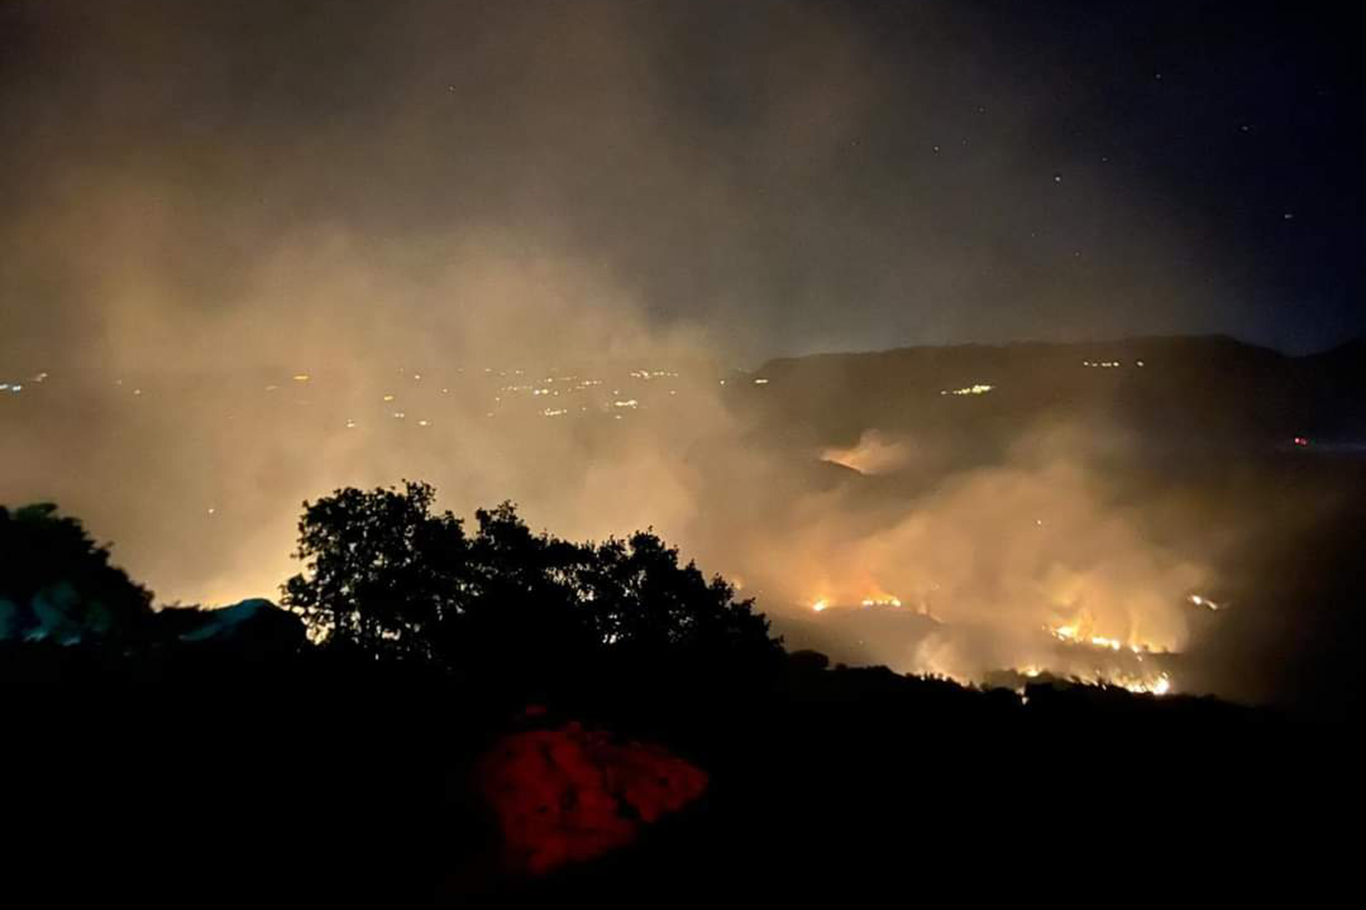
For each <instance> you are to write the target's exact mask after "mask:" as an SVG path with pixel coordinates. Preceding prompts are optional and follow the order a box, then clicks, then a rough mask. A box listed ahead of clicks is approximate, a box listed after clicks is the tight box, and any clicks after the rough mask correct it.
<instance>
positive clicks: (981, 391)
mask: <svg viewBox="0 0 1366 910" xmlns="http://www.w3.org/2000/svg"><path fill="white" fill-rule="evenodd" d="M994 388H996V386H994V385H988V384H986V383H977V384H976V385H970V386H964V387H963V388H961V389H943V390H941V391H940V392H939V394H940V395H985V394H986V393H987V392H990V391H991V390H992V389H994Z"/></svg>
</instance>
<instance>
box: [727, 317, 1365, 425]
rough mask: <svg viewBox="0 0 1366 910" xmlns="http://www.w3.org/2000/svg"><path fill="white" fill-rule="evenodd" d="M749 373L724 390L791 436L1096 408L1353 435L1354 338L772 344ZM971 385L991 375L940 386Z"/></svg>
mask: <svg viewBox="0 0 1366 910" xmlns="http://www.w3.org/2000/svg"><path fill="white" fill-rule="evenodd" d="M1140 363H1141V364H1142V366H1139V364H1140ZM1088 364H1089V365H1088ZM1115 364H1117V365H1115ZM752 376H753V377H754V378H761V379H766V380H768V381H767V382H766V383H763V384H761V385H755V384H751V383H743V382H741V383H732V384H731V385H732V387H733V388H734V389H735V391H734V392H733V400H735V401H736V403H737V405H738V406H740V407H741V408H742V409H744V411H745V413H746V415H747V416H749V417H750V418H752V419H753V420H755V421H756V424H757V425H758V426H759V427H762V428H763V430H764V431H769V432H773V433H776V434H778V435H779V436H784V435H785V436H787V437H788V438H795V439H801V440H804V441H805V440H819V441H822V442H835V443H843V444H853V443H854V442H856V441H857V439H858V436H859V434H860V432H862V431H863V430H864V429H866V428H869V427H878V428H881V429H883V430H890V431H896V430H905V429H911V428H914V429H915V430H916V432H917V433H920V434H931V435H933V434H938V435H942V436H945V437H950V438H954V439H961V438H963V437H967V436H971V438H972V440H973V441H974V442H975V443H976V444H978V445H983V446H988V447H990V446H992V445H997V444H1002V443H1003V442H1004V441H1005V440H1007V439H1009V438H1012V437H1013V436H1014V435H1015V434H1017V433H1018V432H1019V431H1020V430H1021V429H1023V428H1026V427H1028V426H1030V425H1031V424H1034V423H1037V422H1038V421H1040V420H1043V419H1051V420H1054V421H1067V422H1074V423H1078V424H1082V425H1084V424H1086V423H1087V422H1093V421H1097V420H1100V419H1102V418H1103V419H1106V420H1112V421H1116V422H1118V424H1119V425H1121V426H1123V427H1125V428H1128V429H1131V430H1133V431H1135V432H1136V433H1137V434H1139V436H1140V438H1141V437H1142V436H1144V435H1145V434H1146V435H1149V436H1151V437H1152V438H1153V439H1154V441H1156V440H1157V439H1159V438H1160V439H1161V440H1163V441H1164V442H1170V441H1172V440H1177V441H1179V440H1181V439H1182V438H1184V439H1186V440H1188V441H1190V442H1192V443H1200V444H1208V445H1229V444H1248V443H1257V444H1290V443H1291V442H1292V440H1293V439H1294V438H1295V437H1296V436H1301V437H1307V438H1309V439H1310V440H1311V441H1324V442H1328V441H1343V440H1355V441H1363V440H1366V407H1363V405H1362V402H1363V401H1366V340H1360V339H1359V340H1356V341H1352V342H1349V343H1347V344H1344V345H1342V346H1340V347H1337V348H1334V349H1332V350H1330V351H1325V352H1322V353H1319V354H1313V355H1308V356H1301V357H1290V356H1286V355H1284V354H1281V353H1279V352H1277V351H1274V350H1271V349H1268V348H1264V347H1258V346H1256V345H1251V344H1246V343H1244V342H1241V341H1238V340H1236V339H1234V338H1230V337H1228V336H1224V335H1211V336H1197V337H1182V336H1176V337H1135V338H1125V339H1119V340H1116V341H1105V342H1079V343H1072V344H1057V343H1043V342H1037V343H1018V344H1010V345H1003V346H989V345H959V346H952V347H912V348H897V349H894V350H889V351H878V352H868V353H850V354H817V355H811V356H807V357H787V358H780V359H776V360H771V361H769V362H767V363H765V364H763V365H762V366H761V367H759V369H757V370H755V371H754V373H753V374H752ZM974 385H979V386H980V385H990V386H991V387H992V388H991V390H990V391H989V392H987V393H985V394H977V395H972V394H968V395H961V396H960V395H953V394H952V392H953V391H954V390H958V389H969V388H971V387H972V386H974ZM945 392H947V393H949V394H942V393H945Z"/></svg>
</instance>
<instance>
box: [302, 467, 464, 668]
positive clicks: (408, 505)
mask: <svg viewBox="0 0 1366 910" xmlns="http://www.w3.org/2000/svg"><path fill="white" fill-rule="evenodd" d="M435 495H436V494H435V491H434V490H433V489H432V487H431V486H429V485H428V484H425V483H413V482H406V483H405V485H404V488H403V489H401V490H397V489H389V490H385V489H377V490H373V491H370V492H366V491H363V490H357V489H355V488H347V489H344V490H338V491H336V492H335V493H333V494H332V495H331V496H325V497H323V498H322V499H319V500H318V501H317V502H314V503H308V502H305V503H304V514H303V517H302V518H300V519H299V548H298V550H297V551H296V552H295V556H296V557H297V558H299V559H300V560H302V561H303V562H304V570H305V571H304V572H303V573H302V574H299V575H295V576H294V577H293V578H290V579H289V580H288V581H287V582H286V583H285V585H284V592H285V596H284V603H285V605H286V606H287V607H289V608H290V609H292V610H294V611H295V612H297V613H299V614H300V615H301V616H302V617H303V619H304V622H305V623H306V624H307V625H308V628H309V632H310V635H311V636H312V637H313V638H314V639H315V640H316V641H319V642H322V643H324V644H326V645H329V646H333V647H346V646H355V647H359V648H361V649H364V650H365V651H368V652H370V653H373V654H375V655H384V656H397V657H412V656H419V657H432V656H434V655H433V654H432V643H433V641H434V640H436V639H437V638H438V636H439V632H438V630H439V628H440V627H441V626H442V624H443V623H449V622H451V621H452V620H453V619H454V617H456V616H457V615H459V614H460V613H461V612H462V611H463V609H464V604H465V603H466V588H467V585H466V578H467V574H466V573H467V570H468V553H469V544H468V542H467V541H466V540H465V535H464V531H463V529H462V527H461V522H460V520H459V519H458V518H456V517H455V516H454V515H452V514H451V513H450V512H443V513H440V514H433V512H432V502H433V500H434V499H435Z"/></svg>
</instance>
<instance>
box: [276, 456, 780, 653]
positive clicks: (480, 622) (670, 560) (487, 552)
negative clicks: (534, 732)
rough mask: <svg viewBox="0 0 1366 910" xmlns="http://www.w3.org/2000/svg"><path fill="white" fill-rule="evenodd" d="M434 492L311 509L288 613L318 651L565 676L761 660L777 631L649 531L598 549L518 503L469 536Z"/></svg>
mask: <svg viewBox="0 0 1366 910" xmlns="http://www.w3.org/2000/svg"><path fill="white" fill-rule="evenodd" d="M433 499H434V491H433V490H432V488H431V487H430V486H428V485H426V484H421V483H407V484H406V485H405V487H404V488H403V489H388V490H386V489H377V490H373V491H370V492H365V491H361V490H356V489H345V490H338V491H336V492H335V493H334V494H332V495H331V496H328V497H325V498H323V499H321V500H319V501H317V502H316V503H311V504H310V503H305V510H304V515H303V518H302V519H301V520H300V522H299V548H298V551H297V553H296V555H297V556H298V557H299V558H300V559H302V560H303V561H304V564H305V571H304V572H303V573H301V574H299V575H296V576H294V577H293V578H291V579H290V580H289V581H288V582H287V583H286V585H285V592H286V593H285V604H286V605H287V606H289V607H290V608H291V609H293V610H295V611H297V612H299V613H300V614H301V615H302V616H303V617H304V619H305V620H306V621H307V622H308V624H309V626H310V630H311V632H312V634H313V637H314V638H315V639H316V640H319V641H323V642H326V643H331V644H333V645H339V646H344V645H351V646H356V647H359V648H360V649H362V650H364V651H365V652H367V653H372V654H374V655H376V656H421V657H423V658H427V659H431V660H433V661H435V662H436V663H438V664H442V665H445V666H447V667H452V668H464V669H479V670H482V671H497V670H511V671H513V672H517V673H520V674H524V675H525V674H536V673H539V672H554V671H555V670H557V669H562V668H564V667H567V666H569V665H572V664H574V663H575V662H578V661H581V660H584V659H588V658H591V657H593V656H603V655H606V654H619V655H639V656H653V655H669V656H673V657H679V658H694V657H695V658H698V659H699V660H705V659H709V658H720V657H725V658H728V659H729V658H743V659H750V658H761V657H767V656H772V655H774V654H776V653H778V652H779V650H780V645H779V643H778V642H777V641H776V640H774V639H772V638H770V637H769V635H768V621H767V619H765V618H764V616H763V615H762V614H760V613H756V612H755V611H754V610H753V604H752V602H751V601H739V602H737V601H736V600H735V599H734V594H735V592H734V589H733V588H732V587H731V586H730V585H729V584H727V583H726V582H725V581H724V580H723V579H721V578H720V577H717V578H713V579H711V580H708V579H707V578H706V577H704V576H703V574H702V573H701V572H700V571H699V570H698V569H697V567H696V566H695V565H694V564H692V563H688V564H687V565H685V566H681V565H679V561H678V551H677V550H676V549H673V548H671V547H668V546H666V545H665V544H664V542H663V541H661V540H660V539H659V538H658V537H657V536H656V535H654V534H653V533H651V532H638V533H636V534H634V535H632V536H631V537H630V538H628V539H627V540H624V541H622V540H616V539H612V540H608V541H607V542H605V543H603V544H601V545H594V544H591V543H582V544H580V543H571V542H568V541H564V540H560V539H559V538H556V537H552V536H550V535H549V534H545V533H540V534H536V533H533V532H532V531H531V530H530V529H529V528H528V527H527V526H526V524H525V523H524V522H523V521H522V520H521V519H520V518H519V517H518V515H517V512H516V509H515V508H514V507H513V506H512V505H511V504H510V503H504V504H502V505H500V506H498V507H497V508H495V509H491V510H484V509H481V510H479V511H478V512H476V513H475V517H476V520H477V522H478V530H477V533H475V535H474V536H472V537H467V536H466V535H465V533H464V528H463V526H462V524H461V522H460V520H459V519H457V518H455V517H454V516H453V515H451V514H450V513H449V512H444V513H440V514H434V513H433V511H432V502H433Z"/></svg>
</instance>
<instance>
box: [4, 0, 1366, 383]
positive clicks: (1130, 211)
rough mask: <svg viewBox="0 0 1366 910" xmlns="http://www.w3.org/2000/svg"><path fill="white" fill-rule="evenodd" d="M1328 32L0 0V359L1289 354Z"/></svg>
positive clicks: (505, 4) (1336, 55) (1312, 193)
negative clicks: (1189, 339)
mask: <svg viewBox="0 0 1366 910" xmlns="http://www.w3.org/2000/svg"><path fill="white" fill-rule="evenodd" d="M1345 15H1346V13H1345V12H1344V13H1343V14H1341V16H1345ZM1341 16H1340V15H1339V14H1338V13H1336V12H1331V11H1330V7H1329V5H1323V4H1321V5H1317V6H1315V7H1310V6H1309V5H1306V4H1303V3H1298V4H1297V3H1255V2H1252V3H1250V2H1237V3H1233V2H1227V3H1210V2H1205V3H1200V2H1180V3H1176V2H1172V3H1166V2H1156V3H1154V2H1135V3H1107V2H1097V0H1089V2H1054V3H1045V2H1038V3H1025V2H975V0H952V2H923V3H910V2H843V3H838V2H832V0H827V2H768V0H747V2H736V0H715V2H700V0H687V2H682V0H680V2H642V0H621V2H608V0H582V2H578V0H576V2H574V3H549V2H539V0H517V2H512V0H497V2H465V3H460V2H423V0H395V2H386V3H376V2H347V0H330V2H291V0H236V2H231V3H224V2H218V0H215V2H199V0H177V2H170V0H166V2H156V0H129V2H117V3H114V2H104V0H86V2H70V0H43V2H37V0H32V2H26V0H0V149H3V152H0V165H2V166H0V200H3V204H2V205H0V242H3V244H4V247H5V256H4V257H3V261H0V356H8V357H11V358H15V357H19V358H21V359H25V360H26V361H41V362H46V360H49V359H51V360H56V361H61V360H63V359H65V358H73V357H74V358H78V359H86V358H88V359H92V360H101V359H108V360H115V361H126V360H128V359H129V358H130V357H132V358H133V359H137V358H141V357H145V356H148V355H154V356H157V357H162V356H171V355H170V354H168V353H167V352H176V351H179V352H188V353H186V355H185V356H195V352H203V351H209V350H215V351H218V350H223V349H224V348H228V349H233V350H234V353H235V356H237V357H239V358H240V359H251V358H253V357H255V356H259V357H261V358H262V359H272V358H277V357H279V356H280V355H279V353H278V351H276V350H275V349H274V347H273V346H274V345H277V344H280V343H282V342H281V339H286V340H290V341H294V340H297V339H299V338H314V339H315V341H316V344H317V346H318V347H320V348H321V349H326V348H328V346H329V345H332V346H335V347H337V349H339V350H340V349H342V348H345V349H346V350H347V351H348V352H349V351H352V350H354V349H356V348H364V346H365V345H366V344H369V343H377V344H395V345H398V346H403V345H404V344H406V343H407V342H406V341H405V338H406V337H407V336H406V335H405V332H411V333H414V334H416V335H421V336H422V337H424V338H428V339H430V338H436V339H438V340H439V339H442V337H443V335H442V333H443V332H451V333H467V334H468V333H470V332H477V331H478V330H477V329H476V328H474V327H477V326H481V325H484V324H487V323H496V324H498V325H499V326H500V329H499V332H498V340H499V341H500V342H508V343H512V344H517V343H519V342H518V340H517V333H518V332H525V333H528V334H534V333H535V332H536V331H537V330H538V329H542V328H544V327H545V326H546V325H550V324H554V323H556V322H560V323H565V324H578V323H579V322H582V321H584V319H588V321H589V322H592V320H591V318H589V314H590V311H593V312H596V311H598V310H601V311H604V312H610V313H612V314H613V316H617V315H620V314H622V313H627V312H628V313H629V316H630V318H631V319H634V320H638V321H639V322H641V323H642V324H643V325H644V326H645V327H646V330H647V331H655V330H665V329H670V330H672V329H676V328H678V327H680V326H685V327H698V331H699V332H701V333H702V335H704V336H705V337H708V338H711V339H720V341H719V342H718V343H720V344H723V345H725V346H726V347H727V348H728V353H733V354H734V355H735V356H737V357H740V358H744V359H749V360H753V359H757V358H759V357H763V356H768V355H771V354H778V353H797V352H804V351H812V350H822V349H848V348H879V347H890V346H894V345H903V344H925V343H945V342H968V341H983V342H1004V341H1010V340H1016V339H1026V338H1049V339H1074V338H1087V337H1109V336H1116V335H1123V334H1133V333H1141V334H1149V333H1176V332H1227V333H1231V334H1234V335H1237V336H1239V337H1243V338H1246V339H1249V340H1253V341H1257V342H1261V343H1265V344H1270V345H1273V346H1276V347H1279V348H1282V349H1286V350H1293V351H1303V350H1309V349H1317V348H1322V347H1326V346H1329V345H1332V344H1335V343H1337V342H1339V341H1342V340H1345V339H1346V338H1348V337H1351V336H1353V335H1356V334H1361V333H1363V332H1366V308H1363V307H1362V306H1361V305H1360V304H1359V299H1360V296H1361V291H1362V288H1363V283H1364V282H1366V274H1363V266H1362V256H1361V248H1360V247H1361V244H1360V239H1359V238H1360V237H1361V233H1360V231H1359V229H1358V223H1357V219H1358V217H1359V213H1360V212H1361V210H1362V208H1363V201H1366V200H1363V177H1362V170H1361V165H1360V161H1361V160H1362V159H1363V156H1362V151H1363V149H1362V145H1363V143H1362V130H1361V128H1360V126H1359V124H1360V120H1361V114H1360V101H1359V99H1360V88H1361V82H1362V80H1361V78H1360V76H1359V74H1358V73H1357V72H1356V71H1355V69H1354V68H1353V67H1352V66H1351V65H1350V63H1349V60H1350V57H1349V55H1350V54H1352V53H1353V52H1354V50H1355V48H1354V47H1353V46H1352V38H1351V36H1352V35H1353V34H1354V33H1353V30H1352V29H1351V28H1349V27H1348V23H1347V21H1346V19H1345V18H1342V17H1341ZM343 273H344V275H345V280H344V282H343V281H342V279H340V278H338V277H336V276H338V275H340V274H343ZM527 275H530V276H531V277H529V278H528V277H527ZM471 276H477V277H471ZM509 276H514V277H509ZM342 284H344V286H345V292H344V293H336V292H335V288H336V286H340V285H342ZM452 289H458V290H452ZM455 311H458V317H457V316H455V315H453V313H455ZM510 313H511V314H515V318H512V317H511V316H509V314H510ZM580 317H582V318H580ZM247 325H250V326H258V325H265V326H268V331H265V332H262V333H261V334H260V335H259V336H258V335H252V334H251V333H249V332H248V333H245V334H244V333H243V331H242V328H241V327H242V326H247ZM381 325H382V326H385V327H386V328H384V329H383V330H378V331H377V329H376V326H381ZM393 326H402V329H392V330H391V328H390V327H393ZM552 334H554V333H552ZM571 334H572V333H571ZM481 337H482V336H481ZM490 343H493V342H490ZM550 349H552V350H553V344H552V345H550ZM130 352H131V353H130Z"/></svg>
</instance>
